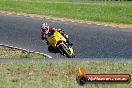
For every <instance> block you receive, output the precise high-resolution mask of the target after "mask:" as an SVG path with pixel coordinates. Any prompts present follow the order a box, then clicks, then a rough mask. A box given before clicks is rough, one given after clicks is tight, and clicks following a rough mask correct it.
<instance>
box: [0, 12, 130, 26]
mask: <svg viewBox="0 0 132 88" xmlns="http://www.w3.org/2000/svg"><path fill="white" fill-rule="evenodd" d="M0 13H5V14H15V15H23V16H31V17H35V18H46V19H52V20H60V21H66V22H77V23H85V24H96V25H103V26H110V27H119V28H132V24H119V23H107V22H98V21H84V20H75V19H67V18H59V17H52V16H46V15H37V14H27V13H17V12H13V11H11V12H10V11H0Z"/></svg>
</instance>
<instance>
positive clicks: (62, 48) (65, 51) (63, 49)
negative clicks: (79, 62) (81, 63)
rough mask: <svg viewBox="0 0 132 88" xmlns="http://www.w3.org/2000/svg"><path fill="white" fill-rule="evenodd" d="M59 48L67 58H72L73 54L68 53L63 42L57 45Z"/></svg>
mask: <svg viewBox="0 0 132 88" xmlns="http://www.w3.org/2000/svg"><path fill="white" fill-rule="evenodd" d="M59 49H60V51H61V52H62V53H63V54H65V55H66V56H67V57H68V58H73V55H70V52H69V51H68V50H67V49H66V47H65V46H64V45H63V44H61V45H59Z"/></svg>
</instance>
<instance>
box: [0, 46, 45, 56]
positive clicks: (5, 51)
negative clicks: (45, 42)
mask: <svg viewBox="0 0 132 88" xmlns="http://www.w3.org/2000/svg"><path fill="white" fill-rule="evenodd" d="M0 58H45V56H43V55H40V54H35V53H30V52H27V51H23V50H18V49H13V48H8V47H4V46H0Z"/></svg>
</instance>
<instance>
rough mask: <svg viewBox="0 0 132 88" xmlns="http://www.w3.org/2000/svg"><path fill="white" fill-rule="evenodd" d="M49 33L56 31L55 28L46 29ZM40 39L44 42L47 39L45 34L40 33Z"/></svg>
mask: <svg viewBox="0 0 132 88" xmlns="http://www.w3.org/2000/svg"><path fill="white" fill-rule="evenodd" d="M48 30H49V32H50V33H52V32H55V31H56V30H57V29H56V28H49V29H48ZM41 39H42V40H44V39H47V34H45V32H43V31H42V32H41Z"/></svg>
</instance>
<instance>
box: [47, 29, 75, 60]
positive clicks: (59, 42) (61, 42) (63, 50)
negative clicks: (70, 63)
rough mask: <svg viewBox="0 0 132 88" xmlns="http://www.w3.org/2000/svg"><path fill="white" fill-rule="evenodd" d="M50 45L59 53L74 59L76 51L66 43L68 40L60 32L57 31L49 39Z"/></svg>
mask: <svg viewBox="0 0 132 88" xmlns="http://www.w3.org/2000/svg"><path fill="white" fill-rule="evenodd" d="M47 41H48V43H49V45H51V46H52V47H53V48H54V49H55V50H57V51H59V53H60V54H62V55H64V56H66V57H68V58H74V57H75V55H74V49H73V47H72V46H71V45H69V44H68V43H67V41H66V38H65V37H64V36H62V34H61V33H60V32H58V31H55V32H54V33H53V34H52V35H50V36H49V37H48V38H47Z"/></svg>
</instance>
